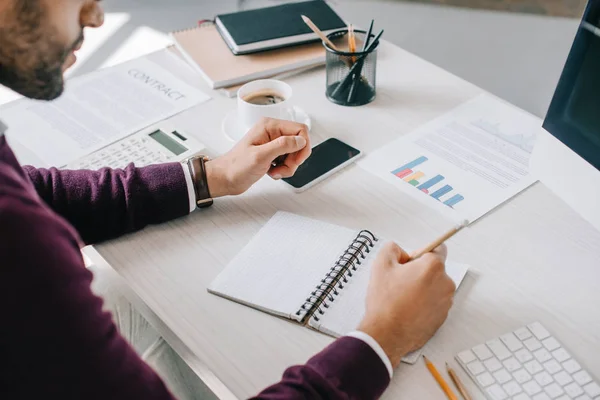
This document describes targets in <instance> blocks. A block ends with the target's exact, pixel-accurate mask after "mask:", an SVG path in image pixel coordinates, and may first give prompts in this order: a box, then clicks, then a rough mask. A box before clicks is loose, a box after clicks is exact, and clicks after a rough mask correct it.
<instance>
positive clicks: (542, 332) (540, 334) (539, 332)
mask: <svg viewBox="0 0 600 400" xmlns="http://www.w3.org/2000/svg"><path fill="white" fill-rule="evenodd" d="M527 327H528V328H529V330H530V331H531V332H533V334H534V335H535V337H536V338H538V340H544V339H546V338H547V337H548V336H550V332H548V331H547V330H546V328H544V327H543V326H542V324H540V323H539V322H534V323H533V324H531V325H528V326H527Z"/></svg>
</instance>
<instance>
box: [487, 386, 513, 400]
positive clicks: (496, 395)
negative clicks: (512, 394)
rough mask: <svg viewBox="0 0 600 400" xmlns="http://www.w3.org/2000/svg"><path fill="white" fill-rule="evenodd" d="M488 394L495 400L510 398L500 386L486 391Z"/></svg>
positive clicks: (491, 387)
mask: <svg viewBox="0 0 600 400" xmlns="http://www.w3.org/2000/svg"><path fill="white" fill-rule="evenodd" d="M486 391H487V392H488V394H489V395H490V396H491V397H492V399H495V400H505V399H507V398H508V395H507V394H506V392H505V391H504V389H502V388H501V387H500V386H499V385H492V386H490V387H489V388H487V389H486Z"/></svg>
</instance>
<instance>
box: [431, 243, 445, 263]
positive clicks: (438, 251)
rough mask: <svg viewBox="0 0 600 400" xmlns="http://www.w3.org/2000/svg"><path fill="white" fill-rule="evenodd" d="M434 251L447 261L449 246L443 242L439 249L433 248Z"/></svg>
mask: <svg viewBox="0 0 600 400" xmlns="http://www.w3.org/2000/svg"><path fill="white" fill-rule="evenodd" d="M432 253H433V254H436V255H438V256H439V257H440V258H441V259H442V260H443V261H444V262H446V260H447V259H448V246H446V245H445V244H443V245H441V246H440V247H438V248H437V249H435V250H433V252H432Z"/></svg>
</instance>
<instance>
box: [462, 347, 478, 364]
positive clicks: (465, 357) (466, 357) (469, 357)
mask: <svg viewBox="0 0 600 400" xmlns="http://www.w3.org/2000/svg"><path fill="white" fill-rule="evenodd" d="M458 358H459V359H460V361H462V362H463V363H465V365H466V364H468V363H470V362H472V361H475V360H476V359H477V358H476V357H475V354H473V352H472V351H471V350H467V351H463V352H462V353H459V354H458Z"/></svg>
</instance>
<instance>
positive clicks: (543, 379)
mask: <svg viewBox="0 0 600 400" xmlns="http://www.w3.org/2000/svg"><path fill="white" fill-rule="evenodd" d="M533 378H534V379H535V380H536V382H537V383H539V384H540V386H542V387H543V386H546V385H549V384H551V383H552V382H554V379H552V377H551V376H550V374H549V373H547V372H546V371H544V372H540V373H539V374H537V375H535V376H534V377H533Z"/></svg>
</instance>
